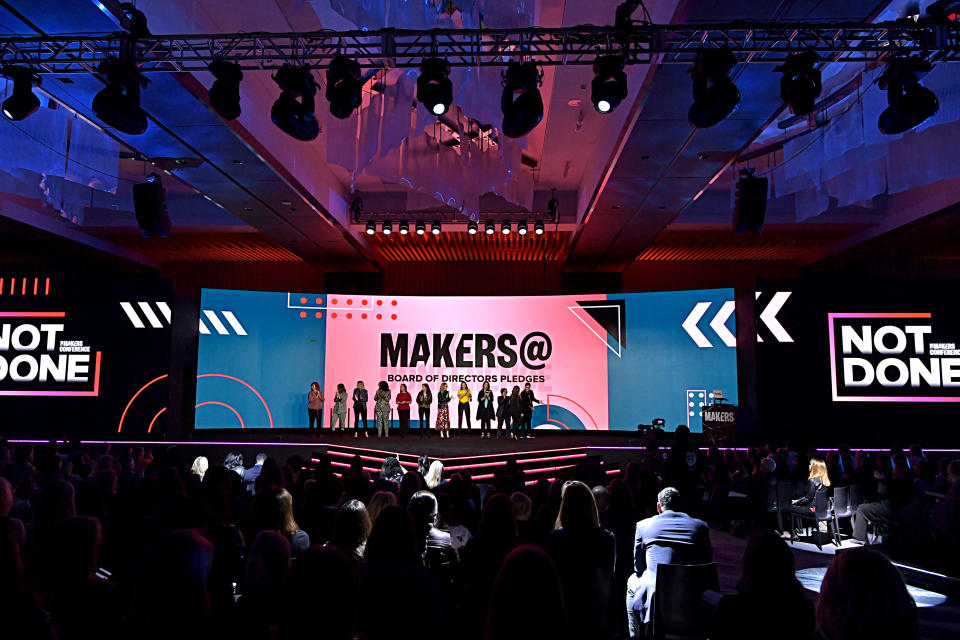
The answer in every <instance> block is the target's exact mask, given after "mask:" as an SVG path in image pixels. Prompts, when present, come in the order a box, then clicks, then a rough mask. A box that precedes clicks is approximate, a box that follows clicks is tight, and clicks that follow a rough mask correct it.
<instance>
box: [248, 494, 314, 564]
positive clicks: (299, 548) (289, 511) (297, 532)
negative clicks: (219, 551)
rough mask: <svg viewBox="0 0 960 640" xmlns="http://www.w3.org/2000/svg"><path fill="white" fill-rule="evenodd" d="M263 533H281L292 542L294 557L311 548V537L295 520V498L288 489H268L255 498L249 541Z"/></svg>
mask: <svg viewBox="0 0 960 640" xmlns="http://www.w3.org/2000/svg"><path fill="white" fill-rule="evenodd" d="M261 531H279V532H280V533H282V534H283V535H284V536H285V537H286V538H287V540H288V541H289V542H290V551H291V553H292V555H294V556H297V555H299V554H300V553H301V552H303V551H306V550H307V549H309V548H310V536H309V535H307V532H306V531H304V530H303V529H301V528H300V527H299V526H297V522H296V520H294V519H293V497H292V496H291V495H290V493H289V492H287V490H286V489H278V488H276V487H270V488H266V489H264V490H262V491H260V493H258V494H257V495H256V496H254V498H253V503H252V504H251V507H250V528H249V536H248V537H247V539H248V540H252V539H253V538H255V537H256V535H257V534H258V533H260V532H261Z"/></svg>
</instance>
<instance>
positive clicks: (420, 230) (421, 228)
mask: <svg viewBox="0 0 960 640" xmlns="http://www.w3.org/2000/svg"><path fill="white" fill-rule="evenodd" d="M416 228H417V235H418V236H422V235H423V234H425V233H426V232H427V223H425V222H424V221H423V220H421V221H419V222H417V227H416Z"/></svg>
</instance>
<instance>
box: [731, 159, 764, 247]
mask: <svg viewBox="0 0 960 640" xmlns="http://www.w3.org/2000/svg"><path fill="white" fill-rule="evenodd" d="M766 215H767V179H766V178H757V177H756V176H754V175H753V170H746V171H741V172H740V179H739V180H738V181H737V201H736V204H735V205H734V208H733V230H734V231H736V232H737V233H743V232H744V231H750V232H752V233H760V230H761V229H763V219H764V217H765V216H766Z"/></svg>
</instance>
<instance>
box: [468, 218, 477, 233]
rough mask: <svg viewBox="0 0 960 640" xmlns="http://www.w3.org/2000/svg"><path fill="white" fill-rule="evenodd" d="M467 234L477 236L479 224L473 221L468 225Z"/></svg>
mask: <svg viewBox="0 0 960 640" xmlns="http://www.w3.org/2000/svg"><path fill="white" fill-rule="evenodd" d="M467 233H469V234H470V235H472V236H475V235H477V223H476V222H474V221H473V220H471V221H470V222H468V223H467Z"/></svg>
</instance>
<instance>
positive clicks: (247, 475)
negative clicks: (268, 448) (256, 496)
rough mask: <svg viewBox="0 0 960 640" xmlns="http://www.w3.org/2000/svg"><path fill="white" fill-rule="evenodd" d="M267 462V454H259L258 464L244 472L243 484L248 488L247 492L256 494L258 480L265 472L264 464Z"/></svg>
mask: <svg viewBox="0 0 960 640" xmlns="http://www.w3.org/2000/svg"><path fill="white" fill-rule="evenodd" d="M266 461H267V454H265V453H258V454H257V463H256V464H255V465H253V466H252V467H250V468H249V469H247V470H246V471H244V472H243V484H244V485H245V486H246V487H247V491H249V492H250V493H256V492H257V489H256V484H257V478H259V477H260V472H261V471H263V463H264V462H266Z"/></svg>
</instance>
